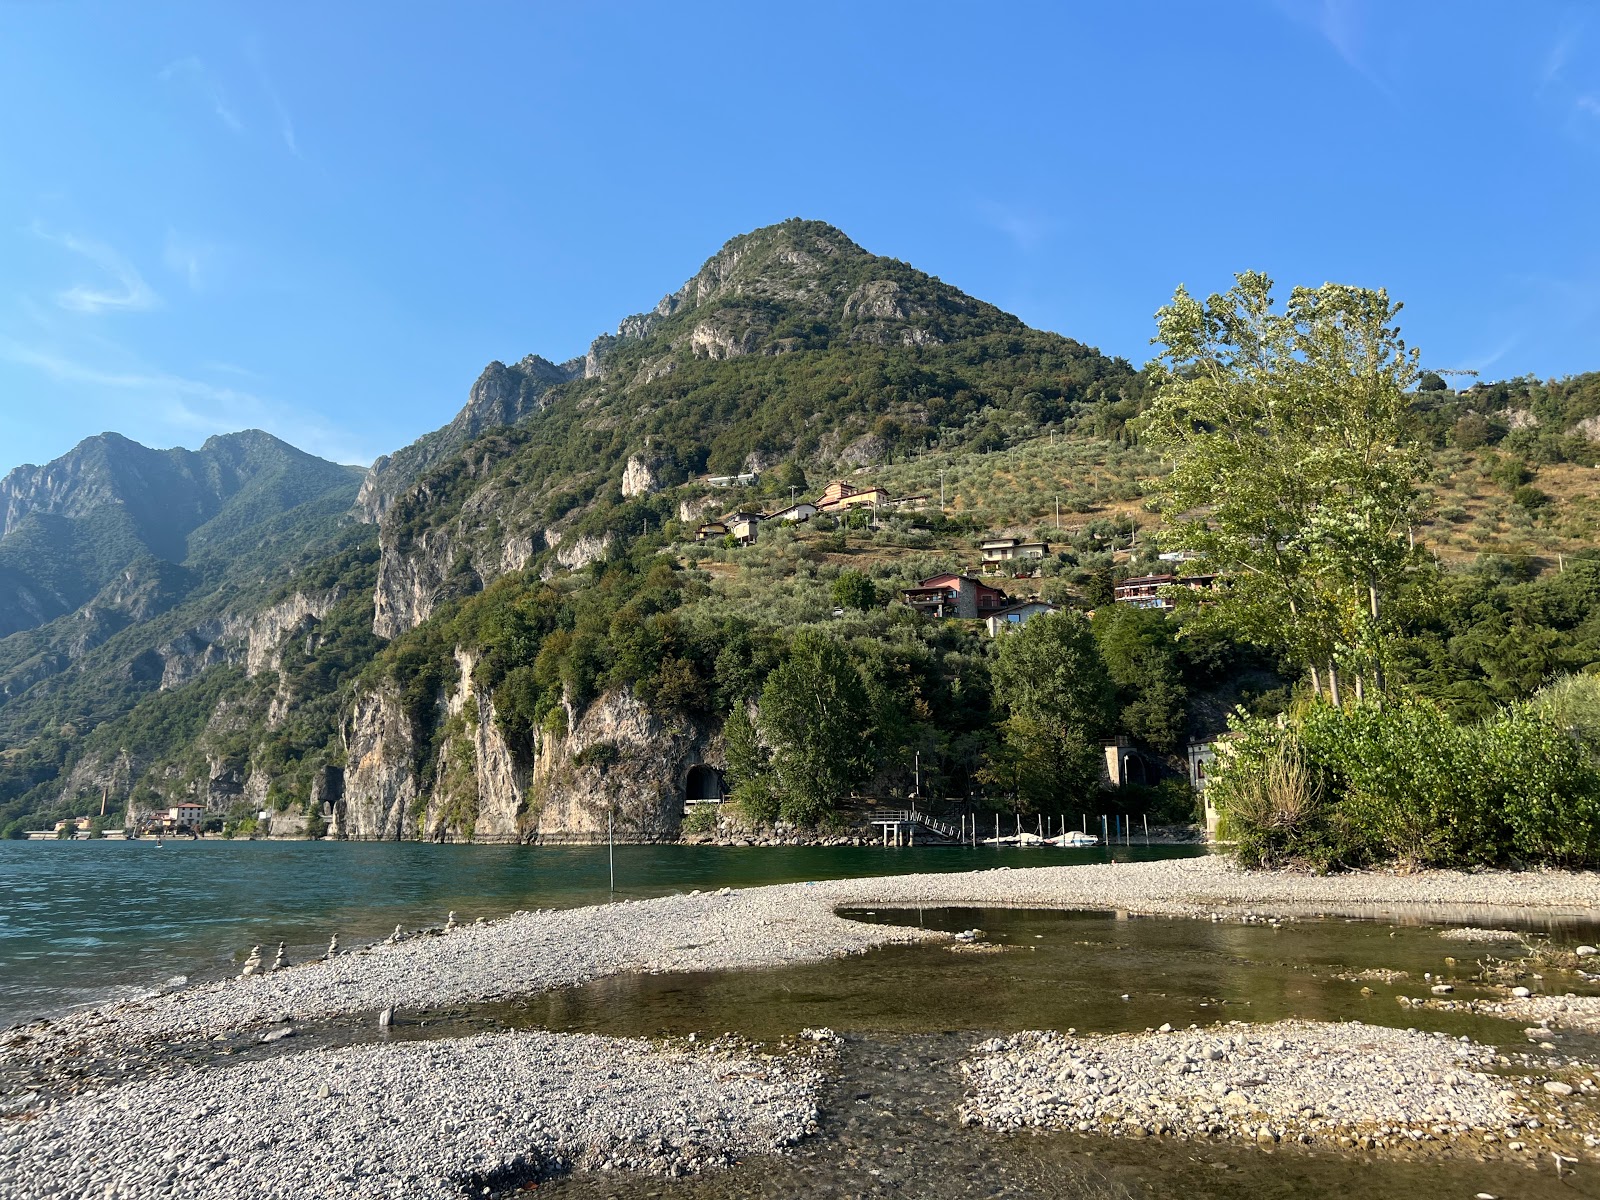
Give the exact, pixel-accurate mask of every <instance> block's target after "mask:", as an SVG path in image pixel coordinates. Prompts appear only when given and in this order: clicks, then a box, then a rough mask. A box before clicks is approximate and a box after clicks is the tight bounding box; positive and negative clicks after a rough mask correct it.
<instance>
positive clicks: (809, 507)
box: [767, 500, 817, 521]
mask: <svg viewBox="0 0 1600 1200" xmlns="http://www.w3.org/2000/svg"><path fill="white" fill-rule="evenodd" d="M816 515H817V506H816V505H815V504H813V503H811V501H809V500H802V501H800V502H799V503H798V504H791V505H789V507H788V508H780V509H779V510H778V511H777V512H771V513H768V514H767V520H769V521H809V520H810V519H811V518H812V517H814V516H816Z"/></svg>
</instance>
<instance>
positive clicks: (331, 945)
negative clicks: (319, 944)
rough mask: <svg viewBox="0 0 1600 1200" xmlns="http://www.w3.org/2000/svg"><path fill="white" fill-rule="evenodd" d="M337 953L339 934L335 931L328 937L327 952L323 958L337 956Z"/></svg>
mask: <svg viewBox="0 0 1600 1200" xmlns="http://www.w3.org/2000/svg"><path fill="white" fill-rule="evenodd" d="M338 955H339V935H338V934H337V933H336V934H334V935H333V936H332V937H331V938H329V939H328V952H327V954H325V955H323V957H324V958H337V957H338Z"/></svg>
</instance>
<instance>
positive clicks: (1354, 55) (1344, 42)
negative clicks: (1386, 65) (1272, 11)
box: [1275, 0, 1394, 97]
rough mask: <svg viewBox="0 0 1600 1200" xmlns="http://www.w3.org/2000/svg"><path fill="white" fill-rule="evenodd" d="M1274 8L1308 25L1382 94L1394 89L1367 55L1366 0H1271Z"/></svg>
mask: <svg viewBox="0 0 1600 1200" xmlns="http://www.w3.org/2000/svg"><path fill="white" fill-rule="evenodd" d="M1275 2H1276V4H1277V8H1278V11H1279V12H1281V13H1283V14H1284V16H1286V17H1288V18H1289V19H1290V20H1291V21H1293V22H1295V23H1296V24H1298V25H1302V26H1305V27H1306V28H1308V29H1311V30H1312V31H1313V32H1315V33H1316V34H1317V35H1318V36H1319V37H1321V38H1322V40H1323V41H1324V42H1326V43H1327V44H1328V45H1329V46H1330V47H1331V48H1332V49H1333V51H1334V53H1336V54H1337V55H1338V56H1339V57H1340V58H1341V59H1343V60H1344V63H1345V65H1346V66H1348V67H1349V68H1350V69H1351V70H1353V71H1355V72H1356V73H1357V74H1359V75H1361V76H1362V77H1363V78H1365V79H1366V80H1367V82H1368V83H1370V84H1372V86H1373V87H1375V88H1377V89H1378V90H1379V91H1380V92H1383V93H1384V94H1385V95H1386V96H1391V97H1392V96H1393V95H1394V90H1393V88H1391V87H1390V86H1389V84H1388V83H1387V82H1386V81H1385V80H1383V79H1382V78H1381V77H1380V76H1379V75H1378V73H1377V72H1376V71H1375V70H1373V67H1372V64H1371V63H1370V62H1369V61H1368V58H1367V42H1368V31H1369V29H1368V27H1369V22H1368V18H1367V3H1366V0H1275Z"/></svg>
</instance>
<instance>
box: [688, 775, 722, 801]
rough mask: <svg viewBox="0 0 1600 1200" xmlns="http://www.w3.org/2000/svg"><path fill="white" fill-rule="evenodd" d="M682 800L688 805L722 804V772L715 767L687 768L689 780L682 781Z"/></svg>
mask: <svg viewBox="0 0 1600 1200" xmlns="http://www.w3.org/2000/svg"><path fill="white" fill-rule="evenodd" d="M683 795H684V799H685V800H687V801H688V802H689V803H690V804H720V803H721V802H722V797H723V791H722V772H721V771H719V770H717V769H716V768H715V767H705V766H694V767H690V768H689V778H688V779H687V780H685V781H684V787H683Z"/></svg>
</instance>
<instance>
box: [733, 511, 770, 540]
mask: <svg viewBox="0 0 1600 1200" xmlns="http://www.w3.org/2000/svg"><path fill="white" fill-rule="evenodd" d="M762 519H763V518H762V514H760V513H758V512H743V511H741V512H736V513H733V514H731V515H729V516H728V517H726V518H725V520H726V521H727V525H728V532H729V533H731V534H732V535H733V540H734V541H736V542H738V543H739V544H740V545H741V546H749V545H752V544H753V543H754V542H755V540H756V535H757V534H758V533H759V527H760V525H761V522H762Z"/></svg>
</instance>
